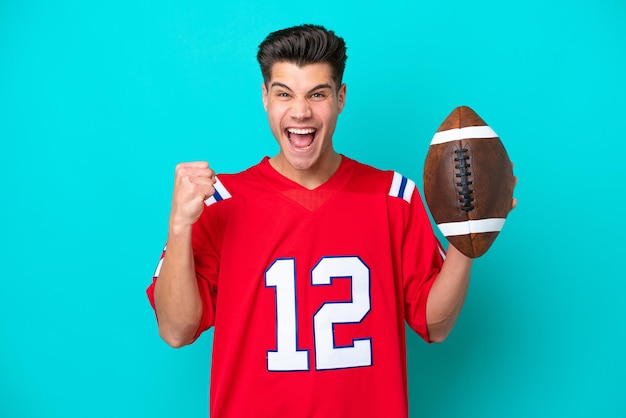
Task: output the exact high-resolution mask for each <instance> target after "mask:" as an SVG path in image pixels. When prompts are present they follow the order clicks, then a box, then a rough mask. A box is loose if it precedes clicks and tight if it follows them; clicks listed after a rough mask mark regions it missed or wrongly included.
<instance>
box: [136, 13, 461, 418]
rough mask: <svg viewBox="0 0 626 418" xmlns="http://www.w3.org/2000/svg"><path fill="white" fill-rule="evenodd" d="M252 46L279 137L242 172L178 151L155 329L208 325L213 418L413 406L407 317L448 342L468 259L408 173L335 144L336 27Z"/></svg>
mask: <svg viewBox="0 0 626 418" xmlns="http://www.w3.org/2000/svg"><path fill="white" fill-rule="evenodd" d="M257 58H258V60H259V63H260V65H261V70H262V73H263V77H264V82H263V85H262V92H263V105H264V107H265V110H266V112H267V115H268V120H269V125H270V128H271V131H272V133H273V135H274V136H275V138H276V140H277V141H278V144H279V146H280V151H279V153H278V154H277V155H275V156H274V157H272V158H267V157H266V158H264V159H263V160H262V161H261V162H260V163H259V164H258V165H255V166H253V167H251V168H249V169H248V170H246V171H243V172H241V173H238V174H224V175H219V176H216V175H215V173H214V172H213V170H212V169H211V168H209V166H208V164H207V163H206V162H192V163H182V164H179V165H178V166H177V168H176V173H175V186H174V193H173V199H172V209H171V215H170V220H169V235H168V241H167V247H166V251H164V253H163V257H162V259H161V263H160V264H159V267H158V268H157V271H156V273H155V278H154V281H153V283H152V285H151V286H150V287H149V289H148V296H149V299H150V302H151V303H152V306H153V307H154V309H155V311H156V314H157V317H158V325H159V333H160V335H161V336H162V338H163V339H164V340H165V341H167V342H168V343H169V344H170V345H172V346H173V347H180V346H183V345H186V344H190V343H192V342H193V341H194V340H195V339H196V338H198V336H199V335H200V334H201V333H202V332H203V331H205V330H206V329H208V328H210V327H211V326H215V333H214V342H213V360H212V370H211V389H210V401H211V405H210V411H211V416H212V417H214V418H217V417H324V418H331V417H342V418H346V417H379V416H390V417H403V416H407V415H408V406H407V405H408V399H407V381H406V380H407V378H406V354H405V353H406V348H405V322H406V323H408V324H409V325H410V326H411V328H412V329H413V330H415V331H416V332H417V333H418V334H419V335H421V336H422V337H423V338H424V339H425V340H426V341H429V342H440V341H443V340H444V339H445V338H446V336H447V335H448V333H449V332H450V331H451V329H452V327H453V326H454V323H455V321H456V319H457V316H458V314H459V312H460V310H461V307H462V305H463V301H464V298H465V295H466V292H467V288H468V283H469V273H470V267H471V264H472V261H471V259H469V258H467V257H465V256H464V255H462V254H461V253H460V252H459V251H457V250H456V249H455V248H454V247H453V246H449V248H448V252H447V255H445V257H444V251H443V250H442V248H441V246H440V244H439V242H438V241H437V239H436V238H435V236H434V234H433V231H432V228H431V225H430V222H429V219H428V216H427V214H426V211H425V208H424V206H423V203H422V200H421V198H420V196H419V194H418V191H417V190H416V188H415V184H414V183H413V182H412V181H411V180H408V179H407V178H405V177H403V176H402V175H400V174H398V173H394V172H390V171H380V170H377V169H375V168H372V167H369V166H366V165H363V164H360V163H358V162H356V161H354V160H351V159H349V158H347V157H346V156H343V155H341V154H339V153H337V152H336V151H335V149H334V147H333V141H332V139H333V138H332V136H333V132H334V130H335V125H336V123H337V118H338V115H339V114H340V113H341V111H342V110H343V107H344V105H345V100H346V86H345V84H343V83H342V76H343V70H344V66H345V62H346V47H345V44H344V41H343V39H341V38H339V37H337V36H336V35H335V34H334V33H333V32H332V31H327V30H326V29H324V28H323V27H320V26H313V25H303V26H297V27H292V28H288V29H284V30H281V31H277V32H274V33H272V34H270V35H269V36H268V37H267V38H266V39H265V40H264V41H263V43H261V45H260V46H259V52H258V56H257ZM444 258H445V261H444Z"/></svg>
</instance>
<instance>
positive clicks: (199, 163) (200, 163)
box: [176, 161, 209, 168]
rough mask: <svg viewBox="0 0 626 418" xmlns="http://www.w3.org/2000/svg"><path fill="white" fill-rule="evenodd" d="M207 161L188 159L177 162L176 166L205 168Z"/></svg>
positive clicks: (207, 164)
mask: <svg viewBox="0 0 626 418" xmlns="http://www.w3.org/2000/svg"><path fill="white" fill-rule="evenodd" d="M208 166H209V163H208V162H206V161H188V162H184V163H180V164H178V165H177V166H176V167H193V168H207V167H208Z"/></svg>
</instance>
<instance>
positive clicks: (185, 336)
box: [159, 327, 195, 348]
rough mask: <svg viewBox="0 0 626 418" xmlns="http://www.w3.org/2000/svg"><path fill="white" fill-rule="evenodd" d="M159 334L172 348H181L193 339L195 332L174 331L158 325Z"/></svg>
mask: <svg viewBox="0 0 626 418" xmlns="http://www.w3.org/2000/svg"><path fill="white" fill-rule="evenodd" d="M159 335H160V336H161V339H162V340H163V341H165V342H166V343H167V345H169V346H170V347H172V348H181V347H184V346H186V345H189V344H191V343H192V342H193V341H194V335H195V332H193V333H191V332H185V333H174V332H171V331H168V330H166V329H164V328H163V327H159Z"/></svg>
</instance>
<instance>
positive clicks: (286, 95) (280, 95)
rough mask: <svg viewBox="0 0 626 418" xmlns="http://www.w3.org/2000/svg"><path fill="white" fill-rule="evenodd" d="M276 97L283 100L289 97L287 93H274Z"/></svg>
mask: <svg viewBox="0 0 626 418" xmlns="http://www.w3.org/2000/svg"><path fill="white" fill-rule="evenodd" d="M276 97H280V98H281V99H285V98H288V97H290V95H289V93H287V92H284V91H279V92H278V93H276Z"/></svg>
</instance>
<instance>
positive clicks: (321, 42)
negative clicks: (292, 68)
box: [257, 24, 348, 88]
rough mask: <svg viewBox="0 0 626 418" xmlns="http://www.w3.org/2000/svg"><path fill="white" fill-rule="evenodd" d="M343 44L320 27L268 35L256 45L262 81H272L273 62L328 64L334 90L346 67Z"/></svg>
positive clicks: (301, 64)
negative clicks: (257, 46)
mask: <svg viewBox="0 0 626 418" xmlns="http://www.w3.org/2000/svg"><path fill="white" fill-rule="evenodd" d="M346 50H347V48H346V43H345V42H344V40H343V38H340V37H339V36H337V35H335V33H334V32H333V31H331V30H327V29H326V28H324V27H323V26H320V25H311V24H305V25H299V26H293V27H290V28H286V29H281V30H278V31H275V32H272V33H270V34H269V35H268V36H267V37H266V38H265V40H264V41H263V42H261V44H260V45H259V51H258V53H257V61H258V62H259V65H260V66H261V73H262V74H263V81H264V82H265V84H266V85H267V83H268V82H269V80H270V79H271V78H272V67H273V65H274V64H275V63H277V62H290V63H294V64H296V65H297V66H299V67H302V66H305V65H307V64H329V65H330V67H331V69H332V78H333V81H334V82H335V84H336V85H337V88H339V87H340V86H341V84H342V79H343V71H344V69H345V67H346V60H347V59H348V56H347V55H346Z"/></svg>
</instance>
